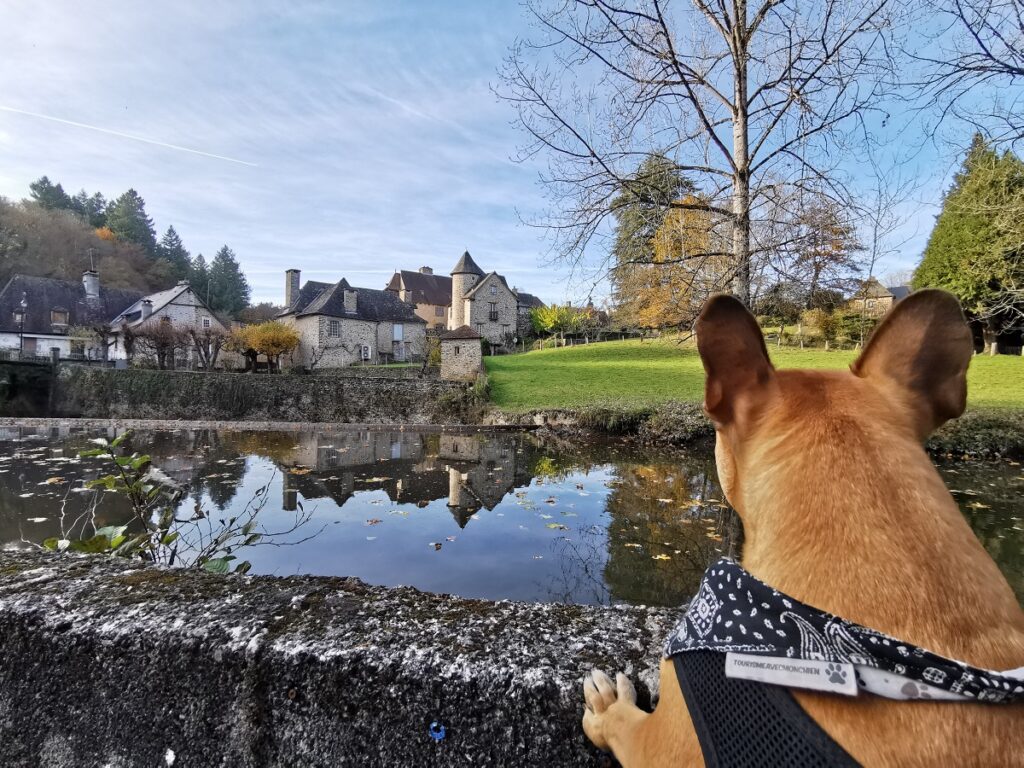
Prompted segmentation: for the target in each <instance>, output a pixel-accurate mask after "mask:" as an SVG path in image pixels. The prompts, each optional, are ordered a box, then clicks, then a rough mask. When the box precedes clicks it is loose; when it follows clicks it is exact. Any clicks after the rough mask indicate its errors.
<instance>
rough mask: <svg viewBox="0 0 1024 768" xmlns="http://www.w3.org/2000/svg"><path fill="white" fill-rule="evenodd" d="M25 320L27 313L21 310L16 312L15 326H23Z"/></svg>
mask: <svg viewBox="0 0 1024 768" xmlns="http://www.w3.org/2000/svg"><path fill="white" fill-rule="evenodd" d="M24 319H25V313H24V312H22V311H21V310H20V309H16V310H14V324H15V325H21V322H22V320H24Z"/></svg>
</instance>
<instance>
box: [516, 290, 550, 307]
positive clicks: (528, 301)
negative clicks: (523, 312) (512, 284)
mask: <svg viewBox="0 0 1024 768" xmlns="http://www.w3.org/2000/svg"><path fill="white" fill-rule="evenodd" d="M516 296H518V297H519V306H521V307H526V308H527V309H533V308H534V307H543V306H544V302H543V301H541V300H540V299H538V298H537V297H536V296H534V295H533V294H532V293H527V292H526V291H516Z"/></svg>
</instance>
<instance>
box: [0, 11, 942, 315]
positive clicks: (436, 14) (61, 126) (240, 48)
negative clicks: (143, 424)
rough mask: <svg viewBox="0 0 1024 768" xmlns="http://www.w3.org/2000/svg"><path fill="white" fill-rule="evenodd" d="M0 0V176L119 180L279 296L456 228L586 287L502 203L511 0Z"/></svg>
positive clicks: (373, 275)
mask: <svg viewBox="0 0 1024 768" xmlns="http://www.w3.org/2000/svg"><path fill="white" fill-rule="evenodd" d="M0 3H2V13H3V16H4V19H5V24H4V26H5V27H6V28H7V29H8V30H16V31H17V34H15V35H7V36H5V41H4V53H3V56H2V59H0V195H4V196H6V197H10V198H15V199H20V198H22V197H25V196H27V193H28V184H29V183H30V182H31V181H32V180H33V179H35V178H38V177H39V176H41V175H43V174H46V175H48V176H49V177H50V178H51V179H52V180H54V181H60V182H61V183H62V184H63V185H64V187H65V189H67V190H68V191H69V192H73V191H77V190H78V189H80V188H82V187H84V188H86V189H87V190H89V191H90V192H92V191H96V190H99V191H102V192H103V193H104V194H105V195H107V196H108V197H112V196H116V195H117V194H120V193H121V192H123V191H124V190H126V189H127V188H129V187H134V188H135V189H137V190H138V191H139V192H140V193H141V194H142V195H143V196H144V197H145V199H146V203H147V208H148V211H149V213H150V215H151V216H152V217H153V218H154V220H155V222H156V225H157V229H158V234H159V233H162V232H163V230H164V229H165V228H166V227H167V225H168V224H173V225H174V226H175V228H176V229H177V230H178V232H179V234H180V235H181V236H182V238H183V239H184V241H185V244H186V246H187V247H188V248H189V249H190V250H191V251H192V253H193V254H195V253H197V252H202V253H203V254H205V255H206V256H207V258H208V259H209V258H210V257H212V255H213V253H214V252H215V251H216V250H217V248H218V247H220V245H222V244H224V243H227V244H229V245H230V246H231V247H232V248H233V249H234V250H235V251H236V253H237V254H238V257H239V259H240V261H241V263H242V267H243V269H244V270H245V272H246V274H247V276H248V277H249V280H250V283H251V284H252V287H253V298H254V300H270V301H274V302H277V303H280V302H281V301H282V299H283V286H284V277H283V272H284V270H285V269H286V268H288V267H296V268H299V269H301V270H302V272H303V278H304V279H307V278H308V279H320V280H335V279H338V278H340V277H346V278H348V279H349V281H350V282H352V283H355V284H357V285H363V286H368V287H383V285H384V283H385V282H386V280H387V279H388V277H390V275H391V273H392V272H393V271H394V270H395V269H399V268H406V269H415V268H417V267H419V266H421V265H429V266H432V267H433V268H434V269H435V271H444V272H447V271H448V270H449V269H450V268H451V267H452V266H453V265H454V263H455V262H456V261H457V259H458V257H459V255H460V254H461V253H462V251H463V249H466V248H468V249H469V250H470V252H471V253H472V254H473V256H474V258H475V259H476V260H477V262H478V263H479V264H480V265H481V266H482V267H483V268H484V269H486V270H489V269H497V270H498V271H500V272H502V273H503V274H505V275H506V276H507V277H508V278H509V280H510V282H511V283H512V284H514V285H517V286H519V287H520V288H522V289H524V290H527V291H530V292H531V293H535V294H537V295H539V296H541V297H542V298H543V299H545V300H546V301H549V302H550V301H562V300H565V299H567V298H569V299H579V298H581V297H583V296H585V295H586V292H587V289H588V288H589V285H588V284H587V283H584V282H583V281H575V280H574V279H572V277H571V276H570V275H569V272H568V270H567V269H564V268H556V267H553V266H551V265H549V263H548V261H549V260H548V257H547V248H546V244H545V242H544V240H543V239H542V233H541V232H539V231H538V230H537V229H534V228H531V227H527V226H524V225H522V224H521V223H520V217H519V215H518V214H519V213H522V214H524V215H527V216H529V215H530V214H531V213H535V212H537V211H538V210H540V209H542V208H543V205H544V203H543V200H542V199H541V194H540V193H541V190H540V189H539V187H538V185H537V181H536V179H537V171H538V168H537V167H536V166H531V165H528V164H527V165H522V164H516V163H514V162H512V161H511V160H510V157H511V156H513V155H514V154H515V152H516V147H517V145H518V144H519V143H521V141H522V136H521V135H520V134H519V133H518V132H517V131H516V130H515V129H514V128H513V127H512V126H511V124H510V121H511V119H512V117H513V115H512V111H511V109H510V107H509V106H508V105H506V104H504V103H501V102H499V101H498V100H497V99H496V98H495V96H494V95H493V93H492V91H491V87H492V86H493V85H494V84H495V81H496V79H497V75H496V72H497V70H498V68H499V67H500V65H501V61H502V58H503V57H504V55H505V53H506V51H507V49H508V46H509V45H510V44H511V43H512V42H513V40H514V39H515V37H516V36H517V35H520V34H523V33H525V32H527V31H528V27H527V22H526V19H525V17H524V16H523V13H522V11H521V9H520V7H519V5H518V3H514V2H510V1H509V2H458V3H456V2H445V3H440V2H439V3H426V2H414V1H413V0H410V1H409V2H402V3H399V2H379V3H354V2H352V3H342V2H327V1H325V2H306V3H288V4H285V3H263V2H248V3H240V2H232V3H210V2H193V1H192V0H177V1H176V2H174V3H167V4H155V3H134V2H107V3H103V4H86V3H82V2H77V1H75V2H72V1H71V0H48V1H47V2H41V3H30V2H17V3H14V2H5V1H4V0H0ZM158 5H159V6H164V7H158ZM47 118H56V119H57V120H62V121H68V122H58V121H57V120H54V119H47ZM71 123H76V124H79V125H73V124H71ZM82 126H94V127H96V128H100V129H103V131H105V132H101V131H99V130H92V129H90V128H86V127H82ZM130 137H137V138H130ZM137 139H145V140H146V141H140V140H137ZM924 160H925V162H926V163H927V164H928V165H929V167H927V168H926V169H925V170H923V171H922V170H920V169H917V170H915V171H914V173H918V174H921V175H922V180H923V184H922V187H921V190H920V192H919V194H918V197H917V198H916V199H915V200H914V201H912V202H911V203H909V204H908V205H909V206H910V208H909V210H908V213H909V217H908V218H909V221H908V224H907V225H906V227H905V229H904V232H905V236H906V237H908V238H910V239H909V240H908V241H907V242H906V243H905V244H904V245H903V246H902V248H901V252H900V254H899V255H897V256H894V257H892V258H890V259H889V260H887V262H886V263H885V264H883V265H881V268H880V269H878V270H877V271H878V272H879V273H881V274H884V273H885V272H886V271H887V270H891V269H896V268H900V267H909V266H913V264H914V263H915V262H916V260H917V258H918V256H919V254H920V250H921V248H922V247H923V244H924V240H925V239H926V237H927V234H928V231H929V229H930V227H931V222H932V218H933V216H934V214H935V212H936V208H935V204H936V203H937V202H938V199H939V195H940V193H941V190H942V188H943V185H944V179H945V178H946V177H947V175H948V172H949V170H950V168H951V166H950V163H949V162H940V163H936V162H934V155H933V154H929V156H928V157H926V158H924ZM517 212H518V213H517Z"/></svg>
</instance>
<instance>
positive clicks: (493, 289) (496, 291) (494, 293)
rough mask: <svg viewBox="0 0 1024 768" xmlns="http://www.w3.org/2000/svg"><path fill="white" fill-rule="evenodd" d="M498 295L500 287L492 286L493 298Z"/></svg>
mask: <svg viewBox="0 0 1024 768" xmlns="http://www.w3.org/2000/svg"><path fill="white" fill-rule="evenodd" d="M497 295H498V286H496V285H491V296H497Z"/></svg>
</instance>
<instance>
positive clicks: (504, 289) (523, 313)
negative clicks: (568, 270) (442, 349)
mask: <svg viewBox="0 0 1024 768" xmlns="http://www.w3.org/2000/svg"><path fill="white" fill-rule="evenodd" d="M521 297H524V298H522V299H521ZM538 305H540V306H543V302H540V300H539V299H537V297H535V296H531V295H530V294H527V293H523V294H520V292H519V291H517V290H516V289H515V288H510V287H509V285H508V282H507V281H506V280H505V278H504V277H503V276H502V275H499V274H498V273H497V272H488V273H486V274H485V273H484V271H483V270H482V269H480V267H479V266H478V265H477V263H476V262H475V261H473V257H472V256H470V255H469V251H466V252H465V253H463V254H462V258H460V259H459V262H458V263H457V264H456V265H455V267H454V268H453V269H452V310H451V314H450V315H449V317H448V330H450V331H454V330H456V329H458V328H461V327H462V326H464V325H468V326H469V327H470V328H472V329H473V330H475V331H476V332H477V333H479V334H480V335H481V336H482V337H483V338H485V339H487V341H488V342H489V343H491V344H493V345H504V346H510V345H511V343H512V340H513V339H514V338H516V337H517V336H518V335H520V334H522V333H524V332H525V330H526V328H525V325H524V320H525V321H526V322H527V323H528V322H529V312H530V309H531V308H532V307H534V306H538Z"/></svg>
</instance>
